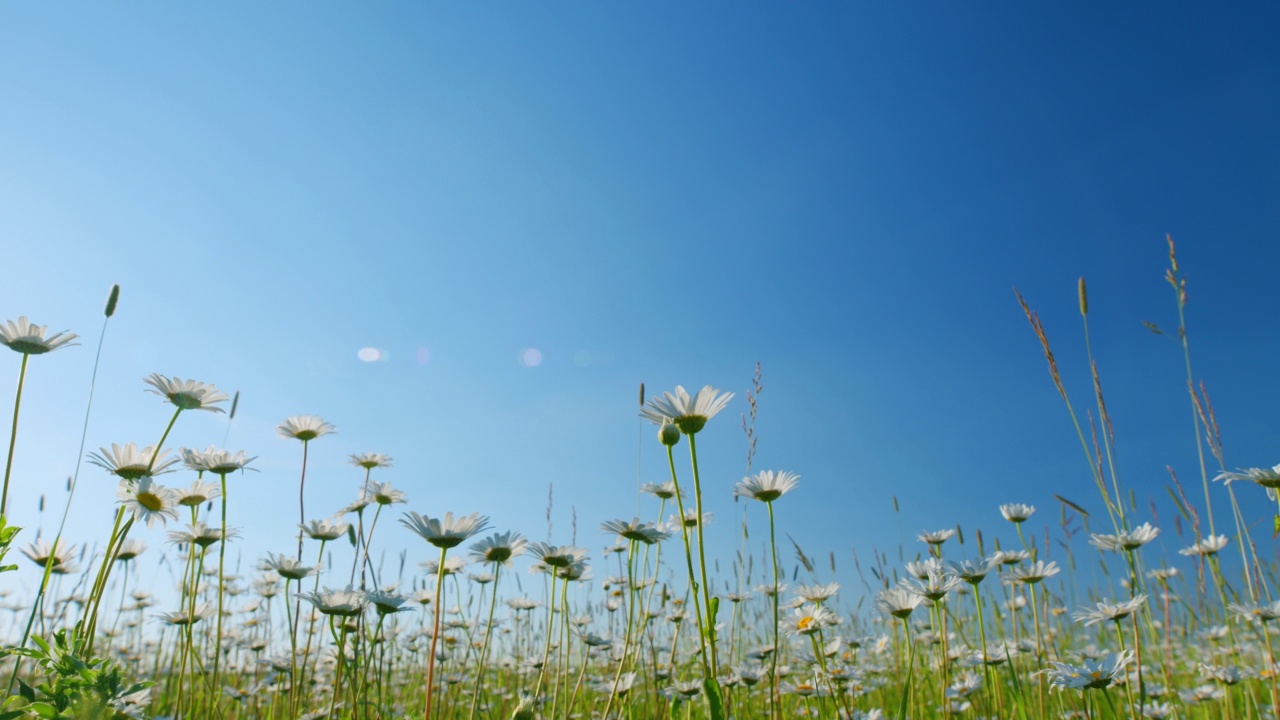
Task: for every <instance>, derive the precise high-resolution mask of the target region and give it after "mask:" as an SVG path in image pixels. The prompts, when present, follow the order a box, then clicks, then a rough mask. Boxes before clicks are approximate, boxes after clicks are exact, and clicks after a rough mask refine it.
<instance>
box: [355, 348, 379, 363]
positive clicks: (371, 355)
mask: <svg viewBox="0 0 1280 720" xmlns="http://www.w3.org/2000/svg"><path fill="white" fill-rule="evenodd" d="M356 357H358V358H360V360H361V361H363V362H367V363H371V362H378V361H379V360H381V359H382V351H381V350H379V349H378V348H373V347H367V348H360V352H358V353H356Z"/></svg>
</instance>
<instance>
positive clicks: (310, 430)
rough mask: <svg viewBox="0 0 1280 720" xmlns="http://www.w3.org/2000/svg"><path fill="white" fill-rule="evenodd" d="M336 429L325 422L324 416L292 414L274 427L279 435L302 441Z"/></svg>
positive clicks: (313, 438) (336, 429)
mask: <svg viewBox="0 0 1280 720" xmlns="http://www.w3.org/2000/svg"><path fill="white" fill-rule="evenodd" d="M337 431H338V428H336V427H334V426H333V425H332V424H331V423H327V422H325V421H324V418H322V417H320V416H318V415H294V416H293V417H291V418H286V419H285V421H284V422H282V423H280V425H279V426H278V427H277V428H276V432H278V433H280V436H281V437H286V438H295V439H297V440H301V441H303V442H307V441H308V440H315V439H316V438H318V437H320V436H321V435H328V434H329V433H334V432H337Z"/></svg>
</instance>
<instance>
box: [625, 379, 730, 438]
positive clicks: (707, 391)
mask: <svg viewBox="0 0 1280 720" xmlns="http://www.w3.org/2000/svg"><path fill="white" fill-rule="evenodd" d="M732 399H733V393H724V394H723V395H721V394H720V391H719V390H717V389H715V388H713V387H711V386H710V385H707V386H705V387H703V388H702V389H701V390H699V391H698V394H697V395H695V396H694V397H692V398H690V397H689V393H688V392H686V391H685V389H684V387H683V386H681V385H677V386H676V391H675V393H674V394H672V393H663V394H662V396H661V397H654V398H650V399H649V403H648V405H647V406H646V407H643V408H641V409H640V414H641V415H642V416H644V417H645V418H647V419H648V420H649V421H650V422H652V423H653V424H654V425H663V424H666V423H674V424H675V426H676V427H678V428H679V429H680V432H682V433H684V434H685V435H693V434H695V433H697V432H698V431H699V430H701V429H702V428H703V426H704V425H706V424H707V421H708V420H710V419H711V418H713V417H715V415H716V413H718V412H720V411H721V410H723V409H724V408H725V406H726V405H728V404H729V401H730V400H732Z"/></svg>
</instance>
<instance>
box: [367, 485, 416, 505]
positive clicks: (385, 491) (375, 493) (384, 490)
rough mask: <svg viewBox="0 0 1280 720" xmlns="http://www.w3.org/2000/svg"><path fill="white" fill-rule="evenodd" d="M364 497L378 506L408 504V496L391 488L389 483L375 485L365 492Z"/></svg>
mask: <svg viewBox="0 0 1280 720" xmlns="http://www.w3.org/2000/svg"><path fill="white" fill-rule="evenodd" d="M365 495H366V496H368V497H369V498H370V499H372V500H373V501H374V502H375V503H377V504H379V505H394V504H396V503H405V502H409V496H408V495H405V494H404V491H403V490H397V489H395V488H394V487H392V486H391V483H376V484H374V485H373V486H372V487H370V488H369V489H368V490H366V491H365Z"/></svg>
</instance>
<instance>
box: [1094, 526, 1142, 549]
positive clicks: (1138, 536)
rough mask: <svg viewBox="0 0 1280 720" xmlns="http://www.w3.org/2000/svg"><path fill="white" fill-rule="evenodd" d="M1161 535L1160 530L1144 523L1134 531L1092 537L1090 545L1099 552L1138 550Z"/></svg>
mask: <svg viewBox="0 0 1280 720" xmlns="http://www.w3.org/2000/svg"><path fill="white" fill-rule="evenodd" d="M1159 534H1160V528H1157V527H1154V526H1152V524H1151V523H1142V524H1141V525H1139V526H1138V527H1136V528H1134V529H1132V530H1126V531H1122V532H1120V533H1119V534H1117V535H1101V534H1094V535H1091V536H1090V540H1089V544H1090V545H1092V546H1094V547H1096V548H1098V549H1099V550H1111V551H1113V552H1121V551H1128V550H1137V549H1138V548H1140V547H1142V546H1143V545H1146V544H1147V543H1149V542H1151V541H1152V540H1155V539H1156V536H1157V535H1159Z"/></svg>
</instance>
